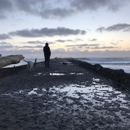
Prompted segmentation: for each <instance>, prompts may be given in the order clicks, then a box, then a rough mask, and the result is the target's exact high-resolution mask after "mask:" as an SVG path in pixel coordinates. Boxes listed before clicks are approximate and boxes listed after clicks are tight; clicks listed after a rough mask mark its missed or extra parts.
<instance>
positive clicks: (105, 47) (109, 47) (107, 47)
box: [91, 46, 118, 49]
mask: <svg viewBox="0 0 130 130" xmlns="http://www.w3.org/2000/svg"><path fill="white" fill-rule="evenodd" d="M114 48H118V47H114V46H102V47H99V46H97V47H92V48H91V49H114Z"/></svg>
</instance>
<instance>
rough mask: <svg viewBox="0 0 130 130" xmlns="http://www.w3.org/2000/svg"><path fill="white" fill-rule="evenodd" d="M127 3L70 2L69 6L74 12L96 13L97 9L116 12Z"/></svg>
mask: <svg viewBox="0 0 130 130" xmlns="http://www.w3.org/2000/svg"><path fill="white" fill-rule="evenodd" d="M126 2H129V1H128V0H125V1H123V2H122V1H121V0H114V1H113V0H82V1H81V0H72V2H71V5H72V7H74V8H75V9H76V10H80V11H83V10H92V11H96V10H97V9H99V8H104V7H105V8H107V9H108V10H111V11H116V10H118V9H119V8H121V7H122V6H123V5H125V4H126Z"/></svg>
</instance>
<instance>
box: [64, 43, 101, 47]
mask: <svg viewBox="0 0 130 130" xmlns="http://www.w3.org/2000/svg"><path fill="white" fill-rule="evenodd" d="M91 46H99V44H75V45H66V47H91Z"/></svg>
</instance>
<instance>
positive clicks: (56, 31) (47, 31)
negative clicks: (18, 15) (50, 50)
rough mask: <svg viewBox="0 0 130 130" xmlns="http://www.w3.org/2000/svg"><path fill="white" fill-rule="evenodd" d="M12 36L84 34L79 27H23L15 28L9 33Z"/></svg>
mask: <svg viewBox="0 0 130 130" xmlns="http://www.w3.org/2000/svg"><path fill="white" fill-rule="evenodd" d="M9 34H10V35H12V36H21V37H46V36H48V37H53V36H69V35H78V34H80V35H85V34H86V31H85V30H80V29H76V30H74V29H69V28H64V27H58V28H42V29H32V30H28V29H24V30H17V31H13V32H10V33H9Z"/></svg>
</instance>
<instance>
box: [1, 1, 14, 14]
mask: <svg viewBox="0 0 130 130" xmlns="http://www.w3.org/2000/svg"><path fill="white" fill-rule="evenodd" d="M12 10H13V2H12V0H0V12H1V13H3V12H5V13H6V12H9V11H12Z"/></svg>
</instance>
